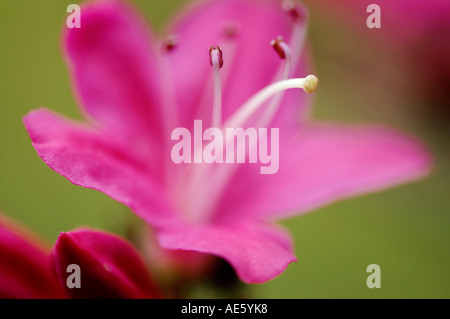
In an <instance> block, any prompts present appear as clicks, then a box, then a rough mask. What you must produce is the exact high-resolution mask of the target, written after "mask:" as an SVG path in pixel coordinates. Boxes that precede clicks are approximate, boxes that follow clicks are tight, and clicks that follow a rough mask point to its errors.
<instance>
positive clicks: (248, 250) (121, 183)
mask: <svg viewBox="0 0 450 319" xmlns="http://www.w3.org/2000/svg"><path fill="white" fill-rule="evenodd" d="M287 4H288V6H287V7H286V6H284V10H283V9H282V4H281V2H280V1H256V0H239V1H238V0H228V1H225V0H216V1H204V2H200V3H199V4H198V5H196V6H194V7H193V8H192V9H190V10H188V11H187V13H185V14H183V15H182V16H180V17H179V18H177V19H176V22H175V23H174V25H173V26H172V27H171V28H170V29H169V30H170V32H168V37H167V38H166V39H165V40H162V41H157V40H155V39H154V37H153V36H151V34H149V33H148V32H147V29H146V28H145V27H144V25H143V22H142V20H141V18H140V17H139V16H138V15H137V14H136V12H135V11H133V10H132V9H130V8H129V7H128V6H127V5H125V4H124V3H122V2H120V1H99V2H93V3H90V4H88V5H85V6H84V7H83V8H82V19H83V20H82V28H81V29H71V30H67V31H66V33H65V35H64V47H65V50H66V54H67V61H68V64H69V68H70V71H71V75H72V78H73V83H74V87H75V91H76V93H77V97H78V100H79V102H80V105H81V106H82V111H83V113H84V114H85V117H86V118H87V119H88V122H89V123H88V124H78V123H74V122H71V121H69V120H66V119H64V118H62V117H60V116H58V115H55V114H54V113H51V112H49V111H47V110H44V109H41V110H37V111H33V112H31V113H29V114H28V115H27V116H26V117H25V118H24V122H25V126H26V128H27V130H28V132H29V134H30V137H31V139H32V141H33V145H34V147H35V148H36V150H37V153H38V154H39V156H40V157H41V158H42V159H43V160H44V162H45V163H47V165H48V166H49V167H50V168H52V169H53V170H55V171H56V172H58V173H60V174H61V175H63V176H65V177H66V178H68V179H69V180H70V181H71V182H72V183H74V184H76V185H80V186H83V187H87V188H92V189H96V190H99V191H101V192H103V193H105V194H107V195H109V196H110V197H112V198H114V199H115V200H117V201H119V202H121V203H123V204H125V205H127V206H128V207H130V208H131V209H132V210H133V211H134V212H135V213H136V214H137V215H138V216H139V217H141V218H142V219H143V220H144V221H146V222H147V223H148V224H150V225H152V226H153V227H154V229H155V231H156V233H157V237H158V240H159V243H160V245H161V246H162V247H163V248H167V249H173V250H187V251H197V252H201V253H207V254H213V255H216V256H219V257H222V258H224V259H225V260H227V261H228V262H229V263H230V264H231V265H232V266H233V267H234V269H235V270H236V272H237V274H238V276H239V277H240V278H241V279H242V280H243V281H245V282H247V283H261V282H265V281H267V280H269V279H271V278H273V277H275V276H277V275H278V274H280V273H281V272H282V271H283V270H284V269H285V268H286V267H287V265H288V264H289V263H290V262H292V261H295V260H296V258H295V256H294V254H293V248H292V244H291V240H290V237H289V236H288V235H287V234H286V233H285V232H284V231H283V230H281V229H280V228H278V227H275V226H273V225H272V223H271V222H272V221H273V220H278V219H281V218H285V217H289V216H294V215H299V214H301V213H305V212H308V211H311V210H313V209H315V208H317V207H320V206H323V205H325V204H329V203H331V202H333V201H335V200H339V199H342V198H347V197H350V196H355V195H359V194H362V193H365V192H368V191H374V190H379V189H383V188H386V187H389V186H393V185H397V184H399V183H402V182H406V181H410V180H413V179H415V178H418V177H421V176H424V174H425V173H426V172H427V170H428V168H429V156H428V154H427V152H426V150H425V149H424V148H423V147H422V146H421V145H419V144H418V143H417V142H415V141H414V140H412V139H410V138H408V137H405V136H403V135H402V134H399V133H397V132H394V131H392V130H389V129H386V128H380V127H348V126H340V125H327V124H311V123H310V121H309V119H308V113H309V100H308V99H307V97H306V94H305V93H304V92H300V91H299V90H290V91H287V92H285V93H280V94H278V95H277V96H276V97H274V98H273V99H271V100H269V101H268V102H267V103H266V104H265V105H266V109H264V108H260V109H259V111H257V112H255V113H254V114H253V115H252V116H251V118H250V120H249V121H245V122H244V123H242V124H243V125H244V124H245V125H246V126H248V125H250V123H251V124H252V125H254V126H258V127H264V126H265V127H269V128H271V127H274V128H279V134H280V145H279V147H280V163H279V171H278V173H277V174H273V175H261V174H260V171H259V167H258V166H257V165H250V164H226V165H225V164H215V165H208V164H180V165H176V164H174V163H173V162H172V160H171V157H170V154H171V151H170V149H171V144H173V141H171V140H170V132H171V131H172V130H173V129H174V128H176V127H186V128H188V129H191V128H192V126H193V121H194V119H201V120H203V124H204V127H210V126H211V124H212V117H213V116H212V113H213V111H212V107H211V104H213V103H212V101H213V97H214V93H213V92H214V91H216V90H214V89H213V88H214V87H215V88H217V81H216V80H214V78H215V76H213V75H216V74H217V70H218V68H216V67H215V66H214V63H212V64H213V66H214V67H213V69H214V70H213V69H211V65H210V61H209V57H208V55H207V54H208V48H209V47H210V46H211V45H217V44H219V45H220V47H221V48H222V51H223V59H224V64H223V68H222V69H221V70H220V72H221V76H222V89H223V90H222V96H223V109H222V112H221V113H222V114H221V115H222V118H223V119H224V120H225V121H228V120H229V119H230V117H231V116H232V114H233V115H235V114H236V113H235V112H237V111H238V110H239V108H240V107H241V105H243V104H244V102H246V101H247V100H248V99H249V98H250V97H252V96H253V95H254V94H256V92H258V91H260V90H262V89H263V88H265V87H267V86H268V85H270V84H271V83H272V82H273V81H277V80H282V79H285V78H287V77H295V78H298V77H299V76H304V75H306V74H308V73H307V71H308V65H309V64H308V62H307V58H306V56H305V55H304V54H302V53H303V51H304V50H303V42H304V36H305V30H306V12H305V11H304V9H303V8H302V7H300V6H295V7H292V6H291V7H289V3H287ZM278 36H282V37H283V38H284V39H286V42H282V43H281V42H279V47H278V53H279V54H280V51H281V53H283V54H285V57H284V58H285V59H284V60H282V59H280V57H279V56H277V54H275V52H274V51H273V49H272V48H270V45H269V44H270V42H271V40H272V39H275V38H277V37H278ZM281 55H282V54H280V56H281ZM216 66H217V64H216ZM261 110H264V111H265V112H262V111H261ZM221 123H222V122H221ZM264 124H266V125H264ZM243 125H242V126H243Z"/></svg>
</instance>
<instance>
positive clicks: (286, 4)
mask: <svg viewBox="0 0 450 319" xmlns="http://www.w3.org/2000/svg"><path fill="white" fill-rule="evenodd" d="M281 6H282V8H283V10H284V11H286V12H288V13H289V14H290V15H291V17H292V18H293V19H294V20H300V21H304V20H305V19H306V17H305V16H304V15H303V14H302V11H301V10H299V9H298V7H297V4H296V3H295V1H293V0H284V1H283V3H282V4H281Z"/></svg>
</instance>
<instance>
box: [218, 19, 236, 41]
mask: <svg viewBox="0 0 450 319" xmlns="http://www.w3.org/2000/svg"><path fill="white" fill-rule="evenodd" d="M221 29H222V32H223V33H224V35H225V36H226V37H228V38H234V37H236V36H237V35H238V34H239V32H240V31H241V26H240V24H239V22H236V21H224V22H222V25H221Z"/></svg>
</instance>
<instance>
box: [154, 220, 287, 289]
mask: <svg viewBox="0 0 450 319" xmlns="http://www.w3.org/2000/svg"><path fill="white" fill-rule="evenodd" d="M158 239H159V242H160V244H161V246H162V247H163V248H167V249H181V250H188V251H197V252H201V253H208V254H212V255H215V256H219V257H222V258H224V259H225V260H227V261H228V262H229V263H230V264H231V265H232V266H233V267H234V269H235V270H236V272H237V275H238V276H239V277H240V278H241V279H242V280H243V281H244V282H246V283H262V282H265V281H267V280H270V279H272V278H274V277H275V276H278V275H279V274H280V273H282V272H283V271H284V269H285V268H286V267H287V265H288V264H289V263H291V262H293V261H296V258H295V256H294V255H293V254H292V247H291V242H290V238H289V236H288V235H286V234H285V233H284V232H282V231H281V230H279V229H276V228H273V227H268V226H258V225H253V224H243V223H234V224H227V225H198V226H184V227H178V228H172V229H169V228H167V229H163V230H161V232H159V233H158Z"/></svg>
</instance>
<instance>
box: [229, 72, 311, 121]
mask: <svg viewBox="0 0 450 319" xmlns="http://www.w3.org/2000/svg"><path fill="white" fill-rule="evenodd" d="M318 82H319V80H318V79H317V77H315V76H314V75H308V76H307V77H306V78H295V79H289V80H283V81H279V82H275V83H273V84H270V85H268V86H266V87H265V88H263V89H262V90H261V91H259V92H258V93H256V94H255V95H253V96H252V97H251V98H250V99H249V100H248V101H247V102H245V103H244V104H243V105H242V106H241V107H240V108H239V109H238V110H237V111H236V112H235V113H234V114H233V115H232V116H231V117H230V118H229V119H228V121H227V122H226V123H225V124H224V126H223V128H224V129H225V128H227V127H243V124H244V123H245V122H246V121H247V120H248V119H249V118H250V116H251V115H252V114H253V113H255V111H256V110H258V109H259V108H260V107H261V106H262V105H263V104H264V102H265V101H266V100H267V99H269V98H270V97H271V96H273V95H274V94H276V93H278V92H282V91H285V90H288V89H295V88H298V89H303V90H304V91H305V92H306V93H312V92H314V91H315V90H316V89H317V85H318Z"/></svg>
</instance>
